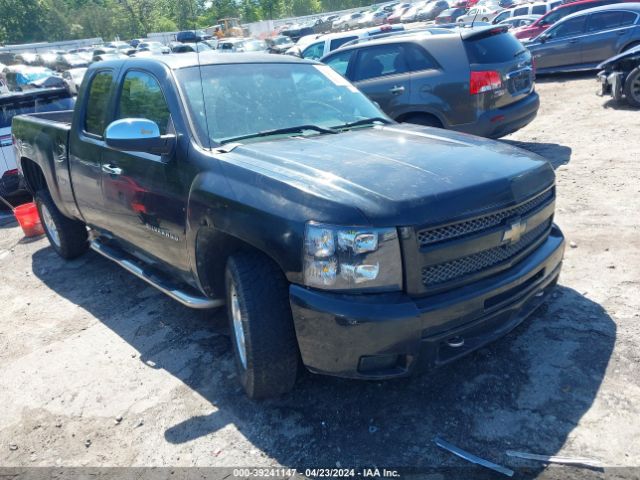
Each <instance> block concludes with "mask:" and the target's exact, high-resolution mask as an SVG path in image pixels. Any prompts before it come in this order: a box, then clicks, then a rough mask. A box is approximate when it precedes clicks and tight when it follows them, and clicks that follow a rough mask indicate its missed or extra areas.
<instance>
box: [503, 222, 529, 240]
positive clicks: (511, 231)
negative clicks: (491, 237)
mask: <svg viewBox="0 0 640 480" xmlns="http://www.w3.org/2000/svg"><path fill="white" fill-rule="evenodd" d="M526 230H527V222H523V221H522V220H516V221H515V222H512V223H511V225H509V228H508V229H507V230H506V231H505V232H504V233H503V234H502V243H516V242H517V241H518V240H520V237H522V234H523V233H524V232H525V231H526Z"/></svg>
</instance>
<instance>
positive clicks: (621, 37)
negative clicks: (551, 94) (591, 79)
mask: <svg viewBox="0 0 640 480" xmlns="http://www.w3.org/2000/svg"><path fill="white" fill-rule="evenodd" d="M637 45H640V3H625V4H614V5H605V6H602V7H597V8H591V9H589V10H584V11H581V12H577V13H574V14H572V15H569V16H567V17H565V18H564V19H562V20H561V21H559V22H558V23H556V24H555V25H554V26H553V27H551V28H550V29H549V30H547V31H546V32H544V33H542V34H541V35H539V36H538V37H536V38H535V39H533V40H532V41H531V42H528V43H526V46H527V47H528V48H529V50H530V51H531V53H532V55H533V58H534V59H535V62H536V67H537V71H538V73H551V72H559V71H577V70H593V69H596V68H597V67H598V64H599V63H600V62H602V61H604V60H606V59H607V58H609V57H612V56H613V55H617V54H618V53H620V52H624V51H626V50H628V49H630V48H633V47H635V46H637Z"/></svg>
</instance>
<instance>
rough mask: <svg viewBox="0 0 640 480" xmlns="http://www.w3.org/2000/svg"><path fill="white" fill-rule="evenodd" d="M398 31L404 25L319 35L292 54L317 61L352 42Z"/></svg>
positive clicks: (402, 28)
mask: <svg viewBox="0 0 640 480" xmlns="http://www.w3.org/2000/svg"><path fill="white" fill-rule="evenodd" d="M398 30H404V25H381V26H379V27H372V28H362V29H358V30H351V31H350V32H340V33H329V34H328V35H321V36H320V37H318V38H317V39H316V41H315V42H313V43H311V44H310V45H307V46H306V47H304V48H303V49H299V50H298V52H297V53H294V54H295V55H298V56H301V57H302V58H309V59H311V60H319V59H321V58H322V57H324V56H325V55H327V54H328V53H329V52H332V51H333V50H335V49H336V48H339V47H341V46H342V45H344V44H345V43H348V42H351V41H352V40H357V39H359V38H366V37H370V36H372V35H379V34H381V33H388V32H392V31H398ZM288 53H289V52H288ZM290 53H293V52H290Z"/></svg>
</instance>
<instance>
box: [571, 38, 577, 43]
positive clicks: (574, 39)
mask: <svg viewBox="0 0 640 480" xmlns="http://www.w3.org/2000/svg"><path fill="white" fill-rule="evenodd" d="M569 43H578V39H577V38H572V39H571V40H569Z"/></svg>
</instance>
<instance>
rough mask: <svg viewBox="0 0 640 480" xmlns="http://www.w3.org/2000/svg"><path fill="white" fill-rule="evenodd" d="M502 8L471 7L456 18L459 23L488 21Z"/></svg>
mask: <svg viewBox="0 0 640 480" xmlns="http://www.w3.org/2000/svg"><path fill="white" fill-rule="evenodd" d="M502 10H504V9H503V8H500V7H495V8H493V7H471V9H470V10H469V11H468V12H467V13H466V14H465V15H462V16H460V17H458V18H457V19H456V22H459V23H471V22H474V21H478V22H490V21H491V20H493V19H494V18H496V17H497V16H498V14H499V13H500V12H501V11H502Z"/></svg>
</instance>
